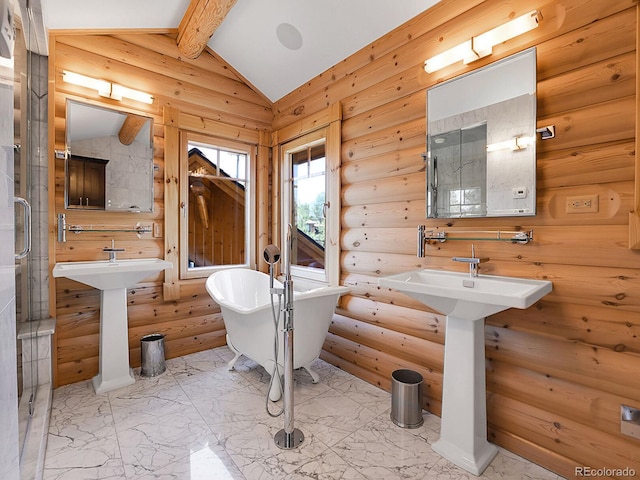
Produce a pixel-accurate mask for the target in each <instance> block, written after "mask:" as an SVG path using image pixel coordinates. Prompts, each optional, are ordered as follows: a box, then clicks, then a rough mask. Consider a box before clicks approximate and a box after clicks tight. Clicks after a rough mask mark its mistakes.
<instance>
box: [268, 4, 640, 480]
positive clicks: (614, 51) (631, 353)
mask: <svg viewBox="0 0 640 480" xmlns="http://www.w3.org/2000/svg"><path fill="white" fill-rule="evenodd" d="M524 4H526V5H524ZM534 8H538V9H539V10H540V11H541V13H542V16H543V21H542V22H541V24H540V26H539V27H538V28H537V29H535V30H534V31H532V32H529V33H527V34H524V35H522V36H520V37H518V38H516V39H513V40H511V41H509V42H506V43H505V44H503V45H499V46H497V47H495V48H494V51H493V55H492V56H490V57H489V58H486V59H483V60H480V61H478V62H475V63H473V64H470V65H468V66H464V65H462V64H458V65H453V66H450V67H447V68H445V69H443V70H441V71H438V72H435V73H432V74H427V73H425V72H424V70H423V69H422V65H423V62H424V60H425V59H426V58H428V57H430V56H433V55H435V54H437V53H439V52H441V51H444V50H446V49H448V48H450V47H452V46H454V45H457V44H458V43H460V42H462V41H463V40H466V39H468V38H469V36H471V35H474V34H479V33H482V32H483V31H486V30H488V29H490V28H493V27H494V26H496V25H498V24H500V23H503V22H505V21H507V20H508V19H510V18H513V17H516V16H519V15H522V14H524V13H526V12H527V11H530V10H532V9H534ZM636 8H637V7H636V2H634V1H631V0H618V1H615V2H611V1H609V0H594V1H587V2H585V1H582V0H580V1H579V0H563V1H561V0H551V1H544V0H540V1H529V2H515V3H514V2H501V1H499V0H487V1H484V2H481V1H469V2H457V1H455V0H445V1H442V2H440V3H439V4H437V5H436V6H435V7H433V8H432V9H430V10H429V11H427V12H425V13H423V14H422V15H420V16H418V17H416V18H414V19H413V20H411V21H410V22H408V23H406V24H405V25H403V26H401V27H400V28H398V29H396V30H395V31H394V32H391V33H390V34H388V35H386V36H385V37H382V38H381V39H379V40H378V41H376V42H374V43H372V44H371V45H369V46H368V47H366V48H364V49H363V50H361V51H360V52H358V53H356V54H354V55H353V56H351V57H349V58H348V59H347V60H346V61H344V62H341V63H340V64H338V65H336V66H334V67H332V68H331V69H329V70H328V71H326V72H324V73H323V74H322V75H320V76H318V77H316V78H314V79H313V80H311V81H309V82H308V83H306V84H305V85H303V86H301V87H300V88H299V89H297V90H296V91H294V92H292V93H291V94H289V95H287V96H286V97H284V98H283V99H281V100H279V101H278V102H276V104H275V105H274V111H275V119H274V123H273V128H274V129H284V128H287V127H289V126H290V125H293V124H295V123H296V122H302V121H304V119H305V118H306V117H308V116H309V115H312V114H314V112H318V111H320V110H321V109H323V108H325V107H326V106H327V105H330V104H334V103H335V102H341V103H342V105H343V123H342V184H343V185H342V220H341V227H342V233H341V248H342V257H341V258H342V260H341V283H342V284H344V285H347V286H350V287H351V288H352V290H351V294H350V295H349V296H347V297H344V298H343V300H342V302H341V305H340V308H339V311H338V314H337V315H336V316H335V317H334V321H333V324H332V326H331V329H330V334H329V335H328V337H327V340H326V343H325V348H324V352H323V355H322V356H323V358H324V359H325V360H328V361H330V362H332V363H334V364H336V365H338V366H340V367H341V368H343V369H345V370H347V371H350V372H352V373H354V374H355V375H357V376H359V377H361V378H364V379H365V380H368V381H369V382H371V383H373V384H376V385H379V386H381V387H382V388H385V389H387V390H389V389H390V379H391V372H392V371H393V370H394V369H396V368H412V369H415V370H417V371H419V372H420V373H422V374H423V376H424V378H425V392H424V393H425V397H424V398H425V407H426V408H427V409H429V410H430V411H432V412H433V413H434V414H436V415H439V414H440V410H441V403H440V401H441V394H442V371H443V345H444V321H445V319H444V318H443V317H442V316H441V315H439V314H438V313H436V312H433V311H430V310H429V309H428V308H427V307H425V306H423V305H421V304H419V303H418V302H416V301H415V300H412V299H410V298H409V297H406V296H404V295H402V294H399V293H397V292H392V291H390V290H388V289H381V288H379V287H378V286H377V280H378V278H379V277H380V276H383V275H388V274H392V273H396V272H400V271H404V270H410V269H415V268H420V267H426V268H441V269H446V270H460V271H462V270H463V269H465V268H466V265H461V264H457V263H454V262H452V261H451V257H453V256H456V255H459V256H468V255H469V253H470V251H471V244H470V243H471V242H468V241H448V242H446V243H437V244H436V243H432V244H430V245H428V247H427V257H426V258H417V257H416V254H415V251H416V240H415V238H416V226H417V225H418V224H423V223H424V224H426V225H427V226H428V227H440V228H443V229H444V230H447V231H450V232H455V231H456V230H469V229H480V230H497V229H500V230H518V229H523V230H531V229H532V230H534V241H533V242H532V243H530V244H528V245H511V244H506V243H498V242H475V247H476V251H477V252H478V253H479V254H480V255H481V256H488V257H490V259H491V261H490V262H488V263H483V264H482V265H481V272H482V273H487V274H496V275H510V276H516V277H527V278H538V279H548V280H551V281H552V282H553V286H554V289H553V292H552V293H551V294H550V295H548V296H547V297H545V298H544V299H543V300H541V301H540V302H538V303H537V304H536V305H535V306H533V307H531V308H529V309H528V310H525V311H521V310H508V311H505V312H503V313H500V314H497V315H493V316H491V317H489V318H488V319H487V322H486V329H485V334H486V358H487V384H488V399H487V403H488V421H489V436H490V440H491V441H493V442H495V443H497V444H499V445H502V446H504V447H506V448H507V449H508V450H511V451H514V452H516V453H518V454H521V455H523V456H524V457H526V458H528V459H530V460H532V461H534V462H538V463H540V464H542V465H544V466H545V467H547V468H549V469H551V470H553V471H555V472H558V473H560V474H562V475H564V476H567V477H573V476H574V475H575V467H579V466H590V467H593V468H604V467H609V468H625V467H630V468H632V469H635V471H636V472H640V455H639V452H640V440H638V439H633V438H631V437H628V436H624V435H622V434H621V433H620V404H626V405H632V406H635V407H636V408H640V375H638V372H640V295H639V294H638V292H640V252H638V251H634V250H630V249H629V248H628V245H629V243H628V233H629V224H628V222H629V219H628V215H629V212H630V211H632V210H633V209H634V193H635V190H636V187H635V185H634V165H635V128H636V124H635V123H636V122H635V115H636V113H635V112H636V82H637V78H636V69H637V66H636V53H637V52H636V34H637V24H636V21H637V20H636V18H637V12H636ZM531 46H536V47H537V58H538V65H537V72H538V84H537V86H538V88H537V91H538V112H537V117H538V126H539V127H541V126H545V125H555V127H556V133H557V136H556V138H554V139H552V140H545V141H540V140H538V143H537V150H538V166H537V215H536V216H535V217H520V218H500V219H449V220H446V219H437V220H433V219H428V220H426V219H425V214H424V212H425V174H424V163H423V161H422V159H421V156H420V154H421V153H423V152H424V150H425V134H426V131H425V124H426V121H425V120H426V119H425V96H426V89H427V88H428V87H429V86H431V85H434V84H436V83H438V82H440V81H443V80H447V79H449V78H452V77H454V76H457V75H459V74H461V73H465V72H468V71H471V70H473V69H475V68H478V67H481V66H483V65H486V64H488V63H490V62H493V61H495V60H497V59H499V58H503V57H505V56H507V55H509V54H512V53H516V52H518V51H521V50H523V49H525V48H528V47H531ZM577 195H598V199H599V209H598V211H597V212H593V213H578V214H576V213H567V211H566V202H567V197H570V196H577Z"/></svg>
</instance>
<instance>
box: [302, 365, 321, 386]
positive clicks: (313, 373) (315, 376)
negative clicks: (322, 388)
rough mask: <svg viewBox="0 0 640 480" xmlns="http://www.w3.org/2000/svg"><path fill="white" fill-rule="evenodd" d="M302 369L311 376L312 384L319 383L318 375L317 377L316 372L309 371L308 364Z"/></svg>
mask: <svg viewBox="0 0 640 480" xmlns="http://www.w3.org/2000/svg"><path fill="white" fill-rule="evenodd" d="M302 368H304V369H305V370H306V371H307V372H309V375H311V380H312V381H313V383H318V382H319V381H320V375H318V374H317V373H316V372H314V371H313V370H311V364H310V363H308V364H307V365H303V366H302Z"/></svg>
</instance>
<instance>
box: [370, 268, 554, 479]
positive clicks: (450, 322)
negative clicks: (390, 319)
mask: <svg viewBox="0 0 640 480" xmlns="http://www.w3.org/2000/svg"><path fill="white" fill-rule="evenodd" d="M378 284H379V285H380V286H382V287H388V288H393V289H395V290H398V291H400V292H403V293H405V294H407V295H409V296H411V297H413V298H415V299H417V300H420V301H421V302H422V303H424V304H425V305H427V306H429V307H431V308H433V309H435V310H437V311H439V312H440V313H443V314H445V315H446V316H447V324H446V333H445V346H444V374H443V386H442V420H441V424H440V439H439V440H438V441H437V442H435V443H434V444H433V445H432V448H433V450H434V451H436V452H437V453H439V454H440V455H442V456H443V457H444V458H446V459H447V460H449V461H451V462H453V463H454V464H456V465H458V466H459V467H461V468H464V469H465V470H467V471H469V472H471V473H473V474H474V475H481V474H482V472H483V471H484V469H485V468H486V467H487V466H488V465H489V463H491V460H493V458H494V457H495V455H496V453H497V452H498V449H497V448H496V446H495V445H493V444H491V443H489V442H488V441H487V404H486V386H485V353H484V351H485V344H484V318H485V317H486V316H487V315H492V314H494V313H498V312H500V311H502V310H506V309H508V308H512V307H515V308H521V309H524V308H528V307H530V306H531V305H533V304H534V303H535V302H537V301H538V300H540V299H541V298H542V297H543V296H545V295H546V294H547V293H549V292H550V291H551V289H552V284H551V282H548V281H541V280H530V279H524V278H511V277H499V276H486V275H478V276H477V277H471V276H470V275H469V274H468V273H458V272H448V271H444V270H429V269H424V270H413V271H410V272H405V273H399V274H397V275H391V276H389V277H383V278H380V279H379V280H378Z"/></svg>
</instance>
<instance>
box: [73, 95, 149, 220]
mask: <svg viewBox="0 0 640 480" xmlns="http://www.w3.org/2000/svg"><path fill="white" fill-rule="evenodd" d="M66 121H67V131H66V135H67V138H66V141H67V147H66V148H67V162H66V166H65V172H66V182H65V207H66V208H75V209H79V208H81V209H93V210H111V211H127V212H152V211H153V128H152V125H153V119H152V118H149V117H144V116H140V115H134V114H128V113H123V112H119V111H117V110H111V109H108V108H103V107H96V106H94V105H87V104H83V103H79V102H75V101H73V100H67V120H66Z"/></svg>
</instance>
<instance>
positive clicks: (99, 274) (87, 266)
mask: <svg viewBox="0 0 640 480" xmlns="http://www.w3.org/2000/svg"><path fill="white" fill-rule="evenodd" d="M171 266H172V264H171V262H167V261H166V260H160V259H159V258H143V259H137V260H117V261H116V262H109V261H108V260H98V261H95V262H62V263H56V264H55V266H54V267H53V276H54V277H66V278H69V279H71V280H75V281H76V282H80V283H84V284H85V285H89V286H90V287H93V288H97V289H100V290H110V289H114V288H131V287H133V286H134V285H136V284H137V283H138V282H139V281H140V280H143V279H145V278H146V277H148V276H150V275H153V274H154V273H158V272H159V271H161V270H165V269H167V268H171Z"/></svg>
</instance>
